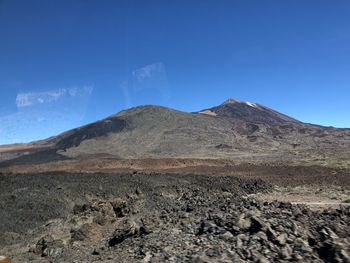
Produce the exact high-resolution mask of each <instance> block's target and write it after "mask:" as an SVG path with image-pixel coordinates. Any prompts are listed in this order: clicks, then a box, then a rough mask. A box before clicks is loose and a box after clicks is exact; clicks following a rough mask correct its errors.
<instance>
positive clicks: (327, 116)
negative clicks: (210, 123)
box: [0, 0, 350, 144]
mask: <svg viewBox="0 0 350 263" xmlns="http://www.w3.org/2000/svg"><path fill="white" fill-rule="evenodd" d="M349 14H350V1H348V0H338V1H332V0H328V1H325V0H307V1H305V0H293V1H291V0H290V1H280V0H266V1H261V0H227V1H226V0H200V1H199V0H191V1H188V0H174V1H164V0H144V1H141V0H139V1H136V0H134V1H133V0H125V1H123V0H117V1H114V0H111V1H108V0H84V1H83V0H70V1H68V0H60V1H56V0H22V1H20V0H0V144H8V143H18V142H28V141H32V140H38V139H43V138H46V137H49V136H52V135H55V134H57V133H60V132H63V131H65V130H68V129H71V128H75V127H77V126H81V125H84V124H87V123H90V122H93V121H96V120H99V119H102V118H105V117H107V116H109V115H112V114H115V113H117V112H119V111H120V110H122V109H126V108H130V107H133V106H138V105H146V104H154V105H162V106H167V107H170V108H175V109H178V110H182V111H188V112H192V111H199V110H201V109H204V108H208V107H211V106H216V105H219V104H221V103H222V102H223V101H225V100H226V99H228V98H235V99H237V100H239V101H250V102H257V103H260V104H263V105H266V106H268V107H270V108H273V109H275V110H278V111H280V112H282V113H285V114H287V115H290V116H292V117H294V118H296V119H299V120H301V121H305V122H309V123H316V124H321V125H325V126H335V127H350V15H349Z"/></svg>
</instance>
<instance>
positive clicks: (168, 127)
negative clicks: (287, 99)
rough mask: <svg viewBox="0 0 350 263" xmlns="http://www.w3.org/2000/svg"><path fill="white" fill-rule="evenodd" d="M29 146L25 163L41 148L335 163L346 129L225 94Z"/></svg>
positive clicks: (87, 154) (349, 138)
mask: <svg viewBox="0 0 350 263" xmlns="http://www.w3.org/2000/svg"><path fill="white" fill-rule="evenodd" d="M31 145H32V147H34V149H35V151H34V153H31V152H29V157H28V155H26V157H25V159H26V160H28V162H35V160H36V159H40V160H41V159H42V155H43V154H42V153H43V151H44V152H45V156H46V157H47V158H46V159H45V160H46V161H47V159H50V158H52V159H54V160H56V159H67V158H70V159H75V158H79V159H81V158H91V157H93V158H96V157H108V158H117V159H140V158H216V159H217V158H220V159H234V160H238V161H239V160H244V161H256V160H262V161H279V160H294V159H295V160H308V161H311V160H313V161H325V162H336V161H343V160H346V159H347V157H348V156H349V150H348V149H349V148H350V147H349V146H350V130H349V129H337V128H332V127H322V126H318V125H312V124H307V123H303V122H300V121H298V120H295V119H293V118H291V117H288V116H286V115H284V114H282V113H279V112H277V111H274V110H272V109H269V108H268V107H265V106H263V105H260V104H256V103H249V102H238V101H236V100H233V99H229V100H227V101H225V102H224V103H223V104H221V105H219V106H216V107H213V108H209V109H204V110H201V111H199V112H194V113H186V112H181V111H177V110H173V109H169V108H165V107H160V106H139V107H135V108H131V109H128V110H124V111H121V112H119V113H118V114H116V115H113V116H110V117H108V118H106V119H104V120H101V121H98V122H95V123H92V124H89V125H86V126H83V127H80V128H77V129H73V130H71V131H68V132H65V133H63V134H60V135H58V136H56V137H51V138H49V139H47V140H44V141H40V142H38V143H32V144H31ZM38 145H39V146H40V147H39V150H38ZM5 152H6V151H5ZM36 156H38V157H39V156H41V157H40V158H37V157H36ZM22 158H23V157H22ZM19 160H21V159H19ZM38 161H39V160H38Z"/></svg>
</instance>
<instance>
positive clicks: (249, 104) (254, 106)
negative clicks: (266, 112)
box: [245, 101, 259, 109]
mask: <svg viewBox="0 0 350 263" xmlns="http://www.w3.org/2000/svg"><path fill="white" fill-rule="evenodd" d="M245 104H247V105H248V106H250V107H253V108H257V109H258V108H259V106H258V105H256V104H255V103H251V102H248V101H247V102H246V103H245Z"/></svg>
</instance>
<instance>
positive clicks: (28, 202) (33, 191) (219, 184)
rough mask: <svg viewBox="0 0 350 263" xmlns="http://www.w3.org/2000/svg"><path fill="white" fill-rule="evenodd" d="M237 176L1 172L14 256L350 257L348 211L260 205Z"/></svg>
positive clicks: (261, 185)
mask: <svg viewBox="0 0 350 263" xmlns="http://www.w3.org/2000/svg"><path fill="white" fill-rule="evenodd" d="M272 190H273V189H272V185H271V184H269V183H265V182H264V181H261V180H259V179H247V178H245V179H242V178H237V177H234V176H201V175H185V174H182V175H176V174H157V173H148V174H144V173H142V172H134V173H133V174H78V173H76V174H69V173H43V174H21V175H14V174H2V175H0V222H1V224H0V255H4V256H7V257H9V258H10V259H11V260H12V262H153V263H155V262H289V261H294V262H350V255H349V254H350V228H349V225H350V208H349V207H345V206H344V207H343V206H340V208H337V209H331V208H329V209H326V210H318V211H313V210H310V209H309V208H308V207H306V206H305V205H292V204H291V203H288V202H280V201H269V202H265V201H262V200H260V201H257V200H256V199H253V198H252V197H249V196H254V194H255V195H256V194H259V193H260V194H267V193H269V192H271V191H272Z"/></svg>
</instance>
